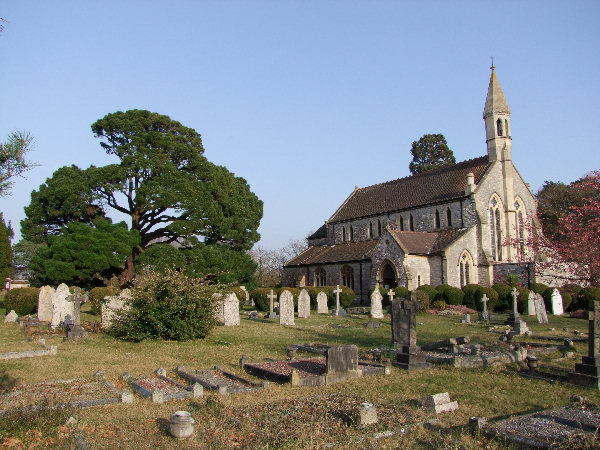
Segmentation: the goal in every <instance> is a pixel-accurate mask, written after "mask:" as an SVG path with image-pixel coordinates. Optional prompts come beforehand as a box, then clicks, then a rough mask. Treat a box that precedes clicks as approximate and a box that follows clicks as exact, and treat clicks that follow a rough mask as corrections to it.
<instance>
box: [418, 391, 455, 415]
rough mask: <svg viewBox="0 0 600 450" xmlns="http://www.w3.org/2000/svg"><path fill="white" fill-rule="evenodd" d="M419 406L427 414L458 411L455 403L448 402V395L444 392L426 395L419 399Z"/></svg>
mask: <svg viewBox="0 0 600 450" xmlns="http://www.w3.org/2000/svg"><path fill="white" fill-rule="evenodd" d="M421 405H423V408H425V409H426V410H427V411H429V412H434V413H436V414H440V413H444V412H449V411H454V410H456V409H458V403H457V402H451V401H450V394H448V393H447V392H444V393H442V394H434V395H428V396H426V397H423V398H421Z"/></svg>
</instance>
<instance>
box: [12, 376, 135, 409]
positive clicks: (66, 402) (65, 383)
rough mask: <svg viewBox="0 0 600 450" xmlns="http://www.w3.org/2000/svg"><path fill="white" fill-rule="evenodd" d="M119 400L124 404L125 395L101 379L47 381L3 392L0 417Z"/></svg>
mask: <svg viewBox="0 0 600 450" xmlns="http://www.w3.org/2000/svg"><path fill="white" fill-rule="evenodd" d="M129 394H131V393H129ZM124 399H125V400H124ZM121 401H127V396H126V395H125V396H124V395H123V392H122V391H120V390H118V389H116V388H115V387H114V386H112V385H110V383H108V382H107V381H106V380H104V379H103V378H102V379H99V378H98V377H96V379H94V380H90V379H85V378H77V379H70V380H57V381H48V382H45V383H39V384H32V385H25V386H18V387H15V388H12V389H9V390H6V391H3V392H2V393H1V394H0V416H5V415H9V414H13V413H25V412H29V411H41V410H49V409H63V408H87V407H91V406H100V405H108V404H112V403H119V402H121Z"/></svg>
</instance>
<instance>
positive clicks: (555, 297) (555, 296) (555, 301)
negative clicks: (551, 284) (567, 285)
mask: <svg viewBox="0 0 600 450" xmlns="http://www.w3.org/2000/svg"><path fill="white" fill-rule="evenodd" d="M551 299H552V314H554V315H555V316H561V315H562V314H563V313H564V312H565V311H564V309H563V299H562V295H560V292H559V291H558V289H556V288H554V290H553V291H552V297H551Z"/></svg>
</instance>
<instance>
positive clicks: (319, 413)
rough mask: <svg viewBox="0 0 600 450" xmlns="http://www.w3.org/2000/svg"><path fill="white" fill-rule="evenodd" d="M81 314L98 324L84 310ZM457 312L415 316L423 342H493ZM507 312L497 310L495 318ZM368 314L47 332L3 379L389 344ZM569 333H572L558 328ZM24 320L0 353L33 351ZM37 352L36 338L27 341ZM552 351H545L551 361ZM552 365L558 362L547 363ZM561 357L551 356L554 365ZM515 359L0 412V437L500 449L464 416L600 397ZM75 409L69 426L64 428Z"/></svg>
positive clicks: (3, 327) (234, 362)
mask: <svg viewBox="0 0 600 450" xmlns="http://www.w3.org/2000/svg"><path fill="white" fill-rule="evenodd" d="M83 317H84V319H83V320H98V318H97V317H96V316H93V315H91V314H89V313H86V314H83ZM461 318H462V317H461V316H451V317H447V316H433V315H429V314H419V315H418V316H417V321H418V323H419V325H418V327H417V333H418V341H419V344H425V343H429V342H434V341H437V340H441V339H444V338H446V337H456V336H464V335H468V336H470V337H471V342H472V343H491V342H496V341H497V340H498V334H494V333H489V332H488V327H487V326H483V325H478V324H471V325H464V324H460V319H461ZM502 318H503V316H501V315H498V317H497V319H498V320H500V319H502ZM525 319H526V320H527V319H531V320H529V321H528V325H529V327H530V328H531V330H532V331H533V334H534V335H548V336H549V335H553V336H557V335H558V336H564V337H572V336H573V330H579V331H582V332H587V322H586V321H584V320H578V319H570V318H566V317H554V316H550V317H549V319H550V323H549V324H546V325H540V324H537V323H534V321H535V318H533V317H532V318H528V317H525ZM367 321H368V317H367V316H348V317H332V316H317V315H314V314H313V315H312V316H311V318H309V319H296V325H295V326H293V327H282V326H279V324H278V322H277V321H276V320H256V321H251V320H248V319H246V318H245V316H242V319H241V325H240V326H239V327H228V328H225V327H216V328H214V329H213V331H212V332H211V334H210V335H209V336H208V337H207V338H206V339H204V340H201V341H193V342H182V343H178V342H162V341H148V342H142V343H127V342H122V341H119V340H116V339H114V338H113V337H111V336H108V335H105V334H90V335H89V336H88V337H87V338H86V339H82V340H79V341H70V342H69V341H67V342H63V341H62V335H58V334H54V335H53V334H48V335H45V336H44V337H45V338H46V342H47V343H48V344H49V345H57V346H58V354H57V355H56V356H49V357H40V358H28V359H21V360H7V361H2V364H1V365H0V383H1V384H2V385H4V386H7V385H11V384H12V385H16V386H19V385H29V384H35V383H40V382H42V381H49V380H59V379H70V378H79V377H86V378H91V377H92V376H93V374H94V372H96V371H97V370H98V369H102V370H103V371H104V373H105V375H106V377H107V378H108V379H109V380H110V381H111V382H112V383H113V384H117V385H119V386H121V387H124V385H123V384H122V382H121V381H120V380H119V375H121V374H122V373H123V372H125V371H127V372H129V373H131V374H132V375H134V376H139V375H145V376H149V375H151V374H152V372H153V371H154V370H155V369H156V368H158V367H164V368H165V369H167V372H168V373H169V375H170V376H172V377H175V372H174V369H175V367H176V366H177V365H179V364H183V365H185V366H186V367H187V368H192V369H202V368H210V367H212V366H214V365H215V364H219V365H222V366H224V367H225V368H226V369H229V370H232V371H235V372H237V373H240V370H239V366H238V361H239V358H240V356H241V355H242V354H244V355H246V356H247V357H248V359H249V361H251V362H253V361H261V360H266V359H285V358H286V351H285V348H286V347H287V346H289V345H290V344H295V343H305V342H308V343H327V344H349V343H353V344H356V345H357V346H358V348H359V352H360V353H362V354H363V355H365V354H366V352H367V351H368V350H369V349H372V348H374V347H380V346H388V347H389V345H390V339H391V331H390V319H389V316H386V318H385V319H383V320H382V321H381V323H382V326H381V327H379V328H373V329H367V328H364V326H363V325H364V324H365V323H366V322H367ZM551 328H554V331H551V330H550V329H551ZM563 329H567V330H568V331H563ZM31 345H32V343H31V342H28V339H27V335H26V334H25V331H24V329H23V328H22V327H18V326H17V325H15V324H5V323H3V317H2V316H0V352H6V351H15V349H16V350H21V349H29V346H31ZM34 346H35V347H36V348H35V349H37V348H38V346H37V345H34ZM575 351H576V354H575V356H574V357H573V358H572V359H571V360H567V361H566V362H564V361H563V365H566V366H567V367H574V364H575V362H579V361H580V357H581V355H582V354H585V352H586V351H587V345H586V344H585V343H581V344H580V343H577V344H576V346H575ZM559 356H560V354H559V353H557V354H555V355H549V356H546V357H544V358H543V359H542V362H543V363H549V361H550V360H551V358H552V357H555V358H556V357H559ZM552 364H554V363H552ZM554 365H557V364H554ZM517 369H518V367H517V366H516V365H509V366H503V367H492V368H487V369H471V370H466V369H450V368H433V369H430V370H426V371H416V372H405V371H401V370H399V369H397V368H394V369H393V370H392V374H391V375H390V376H376V377H365V378H361V379H356V380H351V381H348V382H345V383H341V384H335V385H331V386H323V387H313V388H308V387H291V386H289V385H278V384H273V383H272V385H271V388H270V389H268V390H264V391H258V392H253V393H249V394H242V395H237V396H225V397H222V396H218V395H216V394H213V393H208V392H206V391H205V396H204V398H202V399H188V400H179V401H174V402H168V403H164V404H161V405H155V404H152V403H151V402H150V401H149V400H145V399H142V398H140V397H138V396H136V397H135V398H134V402H133V404H130V405H128V404H118V405H108V406H101V407H94V408H87V409H80V410H75V411H54V412H51V413H43V414H28V415H23V416H18V417H12V418H11V420H4V419H5V418H2V419H0V443H3V444H4V445H6V446H8V445H15V446H17V447H18V446H19V445H24V446H25V447H26V448H27V447H29V446H34V447H35V446H36V445H37V446H39V447H40V448H44V447H59V448H60V447H63V448H72V447H74V446H76V439H77V436H80V437H81V438H82V439H83V440H84V442H85V444H86V446H87V448H90V449H94V448H128V449H129V448H173V449H180V448H230V447H241V448H273V447H275V448H322V447H326V446H332V447H335V448H357V447H358V448H374V447H376V448H386V447H389V448H397V447H403V448H432V447H433V448H481V447H489V448H504V443H502V442H496V441H492V440H489V439H487V438H483V437H480V436H477V437H472V436H470V435H468V433H466V432H465V430H464V426H465V425H466V423H467V422H468V419H469V417H471V416H483V417H487V418H489V419H497V418H500V417H507V416H510V415H513V414H523V413H526V412H533V411H537V410H541V409H545V408H550V407H555V406H560V405H565V404H567V403H568V402H569V399H570V397H571V396H572V395H573V394H583V395H585V396H586V397H587V398H588V399H589V401H590V402H592V403H595V404H598V403H599V400H600V395H599V393H598V392H597V391H594V390H592V389H586V388H581V387H577V386H571V385H567V384H554V385H551V384H548V383H546V382H543V381H537V380H530V379H523V378H521V377H519V376H518V375H517V373H516V372H517ZM446 391H448V392H449V393H450V396H451V399H452V400H455V401H458V403H459V407H460V408H459V410H458V411H455V412H453V413H448V414H442V415H440V416H438V417H437V418H438V419H440V426H441V431H439V430H438V431H432V430H427V429H423V428H422V427H413V425H414V424H418V423H422V422H423V421H424V420H426V419H428V418H433V417H434V416H433V415H431V414H428V413H425V412H424V411H423V410H422V409H421V408H420V404H419V400H420V398H421V397H422V396H424V395H429V394H434V393H439V392H446ZM361 402H371V403H373V404H374V405H375V406H376V407H377V410H378V416H379V423H378V424H376V425H372V426H369V427H368V428H361V427H360V426H358V425H356V424H354V423H353V422H352V420H351V415H352V412H353V411H354V409H355V407H356V406H357V405H358V404H359V403H361ZM176 410H186V411H190V412H191V413H192V416H193V417H194V419H195V421H196V431H195V433H194V435H193V436H191V437H190V438H188V439H186V440H183V441H177V440H176V439H174V438H171V437H170V436H169V435H168V433H167V432H166V430H167V427H168V423H167V419H168V418H169V417H170V416H171V415H172V414H173V412H174V411H176ZM70 415H73V416H75V417H76V418H77V420H78V422H77V424H76V425H75V426H72V427H66V426H64V422H65V420H66V419H67V418H68V417H69V416H70ZM402 428H404V429H405V431H406V432H405V433H397V434H395V435H393V436H389V437H386V438H380V439H375V438H374V435H375V434H376V433H379V432H383V431H390V430H392V431H396V430H400V429H402Z"/></svg>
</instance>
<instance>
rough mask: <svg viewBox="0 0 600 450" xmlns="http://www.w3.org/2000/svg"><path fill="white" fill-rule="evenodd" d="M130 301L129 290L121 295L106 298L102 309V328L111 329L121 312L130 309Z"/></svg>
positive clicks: (123, 291)
mask: <svg viewBox="0 0 600 450" xmlns="http://www.w3.org/2000/svg"><path fill="white" fill-rule="evenodd" d="M129 300H131V293H130V292H129V289H123V290H122V291H121V292H120V293H119V295H115V296H107V297H104V302H103V303H102V306H101V307H100V312H101V314H102V322H101V326H102V328H109V327H110V326H111V325H112V323H113V320H114V319H115V317H118V316H119V313H120V312H121V311H126V310H128V309H129V308H130V306H129V303H128V302H129Z"/></svg>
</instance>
